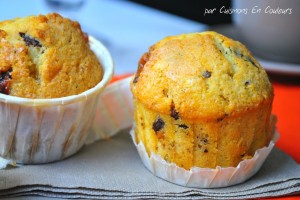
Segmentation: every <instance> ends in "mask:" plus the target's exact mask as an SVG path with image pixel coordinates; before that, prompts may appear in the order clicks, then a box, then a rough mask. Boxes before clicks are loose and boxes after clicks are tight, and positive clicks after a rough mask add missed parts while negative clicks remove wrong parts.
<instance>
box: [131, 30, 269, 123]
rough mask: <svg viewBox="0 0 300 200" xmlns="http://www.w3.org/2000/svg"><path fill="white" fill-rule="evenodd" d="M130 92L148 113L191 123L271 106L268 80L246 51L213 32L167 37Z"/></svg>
mask: <svg viewBox="0 0 300 200" xmlns="http://www.w3.org/2000/svg"><path fill="white" fill-rule="evenodd" d="M131 90H132V93H133V96H134V97H135V98H136V99H137V100H138V101H140V102H142V103H143V104H144V105H145V106H146V107H147V108H149V109H152V110H154V111H157V112H159V113H163V114H169V115H171V116H173V117H181V118H183V119H190V120H197V119H202V120H203V119H207V120H215V119H217V120H220V119H223V118H224V117H228V116H236V115H239V114H241V113H244V112H251V109H255V108H256V107H257V106H260V105H261V104H269V103H270V101H272V100H273V88H272V85H271V83H270V81H269V79H268V76H267V74H266V72H265V70H264V69H263V68H262V67H261V65H260V64H259V63H258V62H257V61H256V60H255V59H254V57H253V56H252V55H251V53H250V52H249V51H248V50H247V48H246V47H245V46H244V45H243V44H241V43H240V42H238V41H234V40H232V39H230V38H227V37H225V36H223V35H221V34H218V33H216V32H202V33H190V34H183V35H178V36H170V37H166V38H164V39H163V40H161V41H159V42H158V43H156V44H155V45H153V46H152V47H150V48H149V52H147V53H145V54H144V55H143V56H142V57H141V59H140V61H139V66H138V71H137V73H136V74H135V77H134V78H133V80H132V82H131Z"/></svg>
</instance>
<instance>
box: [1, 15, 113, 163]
mask: <svg viewBox="0 0 300 200" xmlns="http://www.w3.org/2000/svg"><path fill="white" fill-rule="evenodd" d="M0 37H1V39H0V57H1V59H0V72H1V75H0V111H1V112H0V127H1V131H0V138H1V140H0V156H1V157H3V158H6V159H10V160H13V161H15V162H17V163H23V164H36V163H47V162H52V161H58V160H62V159H64V158H67V157H68V156H71V155H73V154H74V153H76V152H77V151H78V150H79V149H80V148H81V147H82V146H83V145H84V144H85V142H86V139H87V136H88V134H89V132H90V127H91V126H92V124H93V120H94V116H95V112H96V108H97V106H98V99H99V95H100V92H101V91H102V90H103V89H104V87H105V86H106V85H107V84H108V83H109V81H110V80H111V78H112V75H113V61H112V58H111V55H110V53H109V52H108V50H107V49H106V48H105V47H104V46H103V45H102V43H101V42H99V41H97V40H96V39H94V38H93V37H92V36H88V37H87V36H86V35H85V34H84V33H83V32H82V31H81V29H80V25H79V24H78V23H77V22H73V21H71V20H69V19H66V18H63V17H61V16H60V15H58V14H48V15H45V16H42V15H39V16H29V17H25V18H18V19H15V20H8V21H4V22H1V23H0Z"/></svg>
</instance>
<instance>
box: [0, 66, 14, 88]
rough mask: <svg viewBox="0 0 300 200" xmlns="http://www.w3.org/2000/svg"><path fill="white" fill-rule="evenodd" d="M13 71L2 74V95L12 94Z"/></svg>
mask: <svg viewBox="0 0 300 200" xmlns="http://www.w3.org/2000/svg"><path fill="white" fill-rule="evenodd" d="M11 72H12V69H9V70H8V71H6V72H2V73H0V93H2V94H9V93H10V88H9V86H10V80H11V78H12V77H11Z"/></svg>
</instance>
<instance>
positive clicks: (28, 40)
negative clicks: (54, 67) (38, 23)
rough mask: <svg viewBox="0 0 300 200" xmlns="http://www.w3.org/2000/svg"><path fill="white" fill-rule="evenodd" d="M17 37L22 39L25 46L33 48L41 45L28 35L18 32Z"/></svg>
mask: <svg viewBox="0 0 300 200" xmlns="http://www.w3.org/2000/svg"><path fill="white" fill-rule="evenodd" d="M19 35H20V36H21V37H22V38H23V41H24V42H25V43H26V46H30V45H32V46H34V47H42V45H41V43H40V42H39V41H38V40H36V39H34V38H32V37H30V36H29V35H26V34H25V33H22V32H19Z"/></svg>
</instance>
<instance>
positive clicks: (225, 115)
mask: <svg viewBox="0 0 300 200" xmlns="http://www.w3.org/2000/svg"><path fill="white" fill-rule="evenodd" d="M225 117H228V114H227V113H225V114H224V115H223V116H222V117H219V118H217V122H220V121H223V119H224V118H225Z"/></svg>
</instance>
